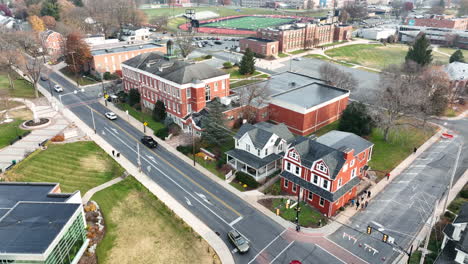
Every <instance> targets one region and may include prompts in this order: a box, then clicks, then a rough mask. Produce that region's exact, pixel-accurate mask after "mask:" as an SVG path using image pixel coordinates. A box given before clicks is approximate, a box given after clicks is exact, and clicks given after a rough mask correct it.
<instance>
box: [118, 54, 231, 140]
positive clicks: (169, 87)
mask: <svg viewBox="0 0 468 264" xmlns="http://www.w3.org/2000/svg"><path fill="white" fill-rule="evenodd" d="M122 75H123V86H124V90H125V91H126V92H128V91H129V90H130V89H138V90H139V92H140V94H141V99H142V106H144V107H147V108H150V109H152V108H153V107H154V104H155V103H156V101H157V100H160V101H163V102H164V105H165V106H166V110H167V114H168V116H169V117H171V118H172V119H173V120H174V122H175V123H177V124H178V125H179V126H181V127H182V128H183V130H184V131H191V128H192V120H193V119H194V117H192V114H194V113H199V112H201V111H202V110H203V109H204V108H205V106H206V104H207V102H209V101H211V100H213V99H214V98H216V97H225V96H228V95H229V74H227V73H225V72H224V71H221V70H219V69H216V68H214V67H212V66H209V65H207V64H204V63H189V62H186V61H181V60H177V59H171V58H169V57H167V56H165V55H164V54H162V53H160V52H150V53H144V54H140V55H138V56H136V57H134V58H132V59H129V60H127V61H125V62H123V63H122ZM196 116H198V115H196ZM193 121H194V123H195V124H197V123H198V122H196V120H193ZM195 129H196V130H198V131H199V130H201V128H200V127H199V126H198V127H195Z"/></svg>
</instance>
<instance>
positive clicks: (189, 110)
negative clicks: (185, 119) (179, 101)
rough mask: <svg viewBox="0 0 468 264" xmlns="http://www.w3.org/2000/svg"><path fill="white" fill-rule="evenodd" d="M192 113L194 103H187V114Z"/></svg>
mask: <svg viewBox="0 0 468 264" xmlns="http://www.w3.org/2000/svg"><path fill="white" fill-rule="evenodd" d="M190 113H192V105H191V104H188V105H187V114H190Z"/></svg>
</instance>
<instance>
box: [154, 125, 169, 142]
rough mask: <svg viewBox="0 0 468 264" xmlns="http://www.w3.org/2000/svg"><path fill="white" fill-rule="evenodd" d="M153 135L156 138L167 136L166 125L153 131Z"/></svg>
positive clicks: (163, 138)
mask: <svg viewBox="0 0 468 264" xmlns="http://www.w3.org/2000/svg"><path fill="white" fill-rule="evenodd" d="M155 135H156V136H157V137H158V138H160V139H162V140H165V139H166V137H167V136H169V129H168V128H167V127H164V128H161V129H159V130H158V131H157V132H156V133H155Z"/></svg>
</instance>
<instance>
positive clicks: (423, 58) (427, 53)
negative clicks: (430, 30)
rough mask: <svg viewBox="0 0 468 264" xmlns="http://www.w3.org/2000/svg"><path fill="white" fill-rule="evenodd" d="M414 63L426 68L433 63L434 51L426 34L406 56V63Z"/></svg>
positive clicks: (418, 39) (417, 40)
mask: <svg viewBox="0 0 468 264" xmlns="http://www.w3.org/2000/svg"><path fill="white" fill-rule="evenodd" d="M410 60H411V61H414V62H416V63H417V64H419V65H420V66H426V65H428V64H430V63H431V62H432V49H431V44H430V43H429V40H428V39H427V38H426V35H425V34H422V35H421V36H420V37H419V38H417V39H416V41H415V42H414V44H413V46H411V47H410V48H409V50H408V53H407V54H406V57H405V61H406V62H408V61H410Z"/></svg>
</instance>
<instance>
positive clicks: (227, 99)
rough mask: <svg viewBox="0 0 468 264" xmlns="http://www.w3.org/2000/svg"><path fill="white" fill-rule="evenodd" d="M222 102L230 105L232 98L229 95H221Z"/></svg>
mask: <svg viewBox="0 0 468 264" xmlns="http://www.w3.org/2000/svg"><path fill="white" fill-rule="evenodd" d="M221 103H222V104H223V105H230V104H231V98H228V97H221Z"/></svg>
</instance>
